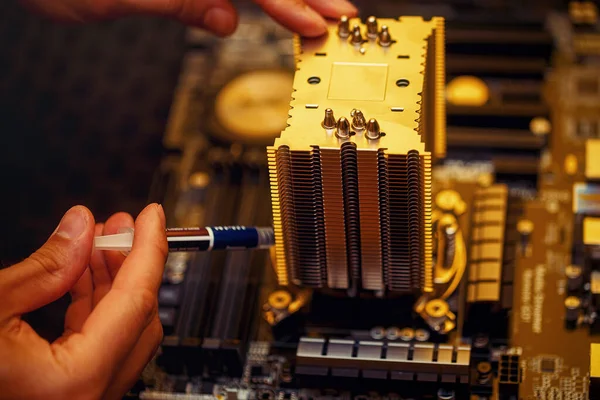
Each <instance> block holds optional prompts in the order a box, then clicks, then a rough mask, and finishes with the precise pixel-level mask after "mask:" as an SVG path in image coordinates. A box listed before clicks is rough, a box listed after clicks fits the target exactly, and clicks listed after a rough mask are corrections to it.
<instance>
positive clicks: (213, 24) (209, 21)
mask: <svg viewBox="0 0 600 400" xmlns="http://www.w3.org/2000/svg"><path fill="white" fill-rule="evenodd" d="M202 22H203V24H204V26H205V27H206V29H208V30H210V31H213V32H214V33H216V34H217V35H221V36H226V35H230V34H231V33H233V31H234V30H235V17H234V16H233V15H232V14H231V13H230V12H228V11H226V10H223V9H222V8H219V7H214V8H211V9H210V10H208V11H207V12H206V14H204V19H203V21H202Z"/></svg>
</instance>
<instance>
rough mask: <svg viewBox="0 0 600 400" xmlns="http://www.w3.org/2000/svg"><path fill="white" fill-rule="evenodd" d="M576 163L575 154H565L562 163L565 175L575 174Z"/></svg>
mask: <svg viewBox="0 0 600 400" xmlns="http://www.w3.org/2000/svg"><path fill="white" fill-rule="evenodd" d="M578 164H579V163H578V162H577V157H576V156H575V154H567V156H566V157H565V165H564V169H565V172H566V173H567V175H575V174H576V173H577V168H578Z"/></svg>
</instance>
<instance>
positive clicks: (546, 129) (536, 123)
mask: <svg viewBox="0 0 600 400" xmlns="http://www.w3.org/2000/svg"><path fill="white" fill-rule="evenodd" d="M529 130H530V131H531V133H533V134H534V135H539V136H543V135H547V134H549V133H550V131H551V130H552V124H551V123H550V121H548V118H545V117H535V118H533V119H532V120H531V122H529Z"/></svg>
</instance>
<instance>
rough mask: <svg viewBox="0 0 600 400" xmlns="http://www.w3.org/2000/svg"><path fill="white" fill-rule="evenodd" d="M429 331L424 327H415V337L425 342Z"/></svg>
mask: <svg viewBox="0 0 600 400" xmlns="http://www.w3.org/2000/svg"><path fill="white" fill-rule="evenodd" d="M429 336H430V335H429V332H427V331H426V330H425V329H417V330H416V331H415V339H416V340H417V341H419V342H426V341H428V340H429Z"/></svg>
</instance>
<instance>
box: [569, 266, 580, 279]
mask: <svg viewBox="0 0 600 400" xmlns="http://www.w3.org/2000/svg"><path fill="white" fill-rule="evenodd" d="M582 272H583V270H582V268H581V267H580V266H579V265H567V268H565V275H567V278H569V279H576V278H579V277H580V276H581V273H582Z"/></svg>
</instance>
